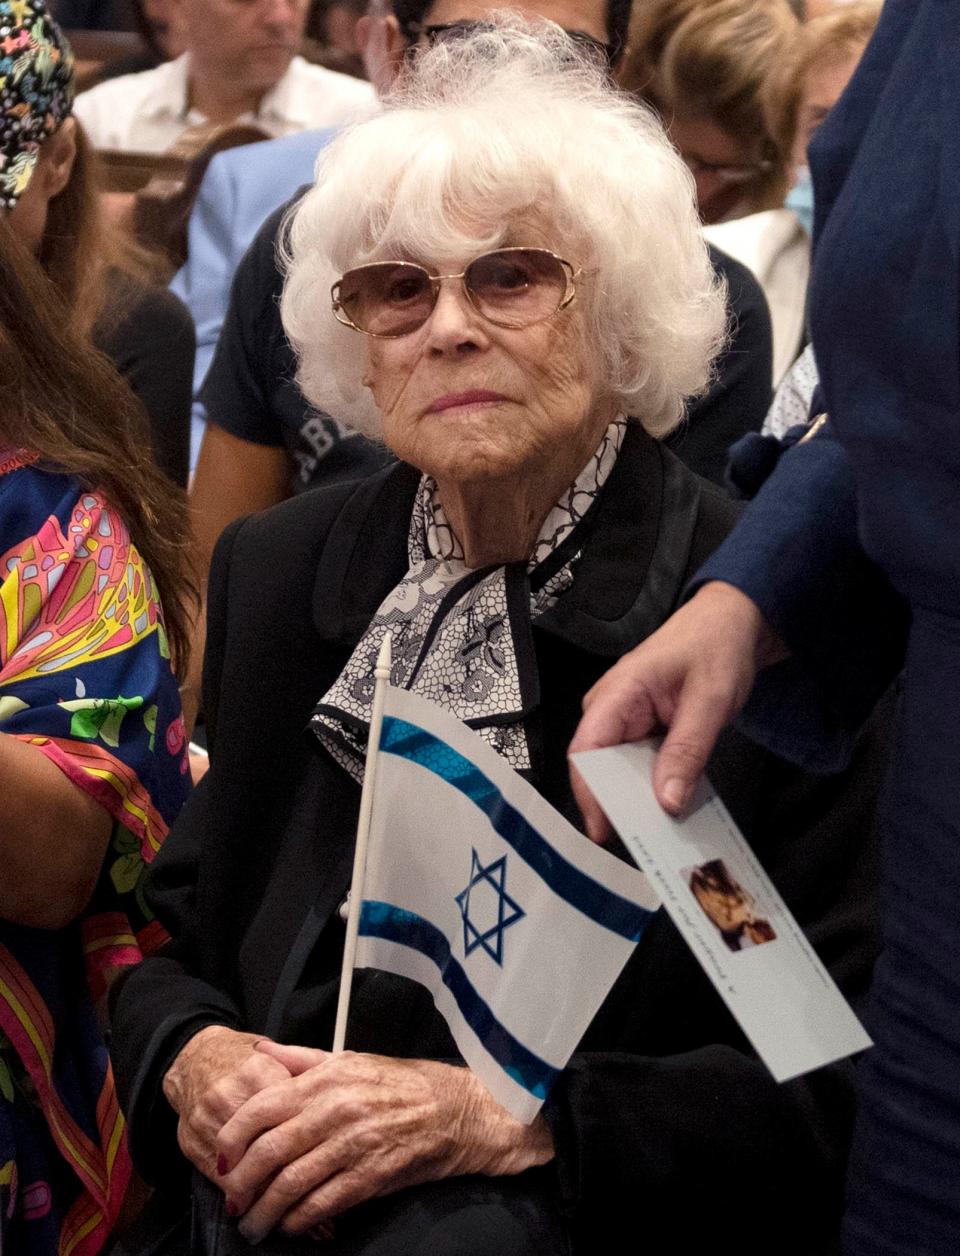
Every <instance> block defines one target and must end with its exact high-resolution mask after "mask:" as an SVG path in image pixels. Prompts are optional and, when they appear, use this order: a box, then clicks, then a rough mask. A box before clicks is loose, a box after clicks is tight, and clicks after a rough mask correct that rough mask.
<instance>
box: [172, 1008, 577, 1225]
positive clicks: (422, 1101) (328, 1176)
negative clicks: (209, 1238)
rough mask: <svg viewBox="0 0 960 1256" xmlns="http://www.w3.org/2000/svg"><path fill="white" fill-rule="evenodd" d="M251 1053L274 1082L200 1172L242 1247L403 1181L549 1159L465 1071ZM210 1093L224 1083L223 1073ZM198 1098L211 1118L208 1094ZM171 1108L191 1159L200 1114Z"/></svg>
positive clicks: (535, 1132)
mask: <svg viewBox="0 0 960 1256" xmlns="http://www.w3.org/2000/svg"><path fill="white" fill-rule="evenodd" d="M222 1032H226V1033H232V1031H222ZM236 1037H243V1038H244V1039H248V1038H249V1037H250V1036H249V1035H236ZM188 1045H189V1044H188ZM247 1051H248V1052H249V1054H250V1055H251V1056H253V1057H258V1058H259V1059H260V1060H262V1062H263V1065H265V1066H267V1067H268V1068H269V1069H271V1070H273V1073H272V1080H270V1081H269V1082H268V1083H267V1084H265V1085H262V1086H257V1087H256V1088H255V1089H253V1088H251V1089H250V1093H249V1096H248V1097H247V1098H245V1099H244V1100H243V1101H242V1102H241V1103H239V1104H238V1105H236V1106H235V1107H234V1108H233V1111H232V1112H231V1114H230V1115H229V1116H228V1117H227V1119H226V1120H225V1121H223V1122H222V1123H221V1125H220V1127H219V1131H218V1133H217V1134H216V1136H215V1139H214V1141H213V1144H212V1145H208V1146H207V1147H205V1148H204V1153H203V1154H202V1156H201V1161H202V1162H200V1163H199V1167H200V1168H201V1169H202V1171H203V1172H204V1173H206V1174H207V1176H208V1177H211V1178H212V1180H213V1181H215V1182H217V1184H218V1185H219V1186H220V1188H221V1189H222V1190H223V1191H224V1194H225V1196H226V1200H227V1210H228V1212H229V1213H230V1214H231V1215H234V1216H238V1217H241V1221H240V1230H241V1233H242V1234H243V1235H244V1237H245V1238H246V1239H247V1241H248V1242H251V1243H257V1242H259V1241H260V1240H261V1239H262V1238H263V1237H264V1236H265V1235H266V1234H268V1233H269V1232H270V1231H271V1230H274V1229H277V1228H279V1229H280V1230H282V1231H283V1232H284V1233H286V1234H302V1233H305V1232H306V1231H313V1230H317V1228H318V1227H319V1228H320V1230H321V1232H322V1228H323V1225H324V1223H325V1222H326V1220H327V1219H328V1218H330V1217H333V1216H336V1215H337V1214H339V1213H341V1212H343V1211H344V1210H346V1209H347V1208H350V1207H352V1206H354V1205H355V1204H359V1203H362V1202H363V1201H364V1200H366V1199H371V1198H373V1197H375V1196H379V1195H386V1194H389V1193H390V1192H392V1191H396V1190H400V1189H401V1188H403V1187H407V1186H413V1185H416V1184H418V1183H421V1182H427V1181H433V1180H436V1179H439V1178H444V1177H449V1176H453V1175H456V1174H467V1173H483V1174H489V1175H496V1174H513V1173H520V1172H522V1171H523V1170H524V1169H527V1168H530V1167H531V1166H533V1165H536V1164H544V1163H546V1162H547V1161H548V1160H550V1159H552V1157H553V1154H554V1153H553V1140H552V1136H551V1134H550V1131H549V1129H548V1127H547V1125H546V1123H545V1122H544V1121H543V1120H542V1118H538V1119H537V1120H536V1121H534V1122H533V1124H532V1125H523V1124H522V1123H521V1122H519V1121H517V1120H515V1119H514V1118H513V1117H511V1116H510V1114H509V1113H507V1112H506V1111H505V1110H504V1109H503V1108H502V1107H500V1105H499V1104H498V1103H496V1101H495V1100H494V1099H492V1098H491V1096H490V1095H489V1093H488V1092H487V1091H486V1090H485V1089H484V1087H483V1086H482V1085H481V1083H480V1082H479V1081H478V1080H477V1078H476V1077H475V1076H474V1075H473V1074H472V1073H471V1072H470V1071H469V1069H465V1068H456V1067H453V1066H451V1065H447V1064H440V1063H437V1062H436V1061H432V1060H397V1059H390V1058H387V1057H384V1056H376V1055H362V1054H357V1053H354V1052H350V1051H345V1052H343V1053H341V1054H338V1055H332V1054H331V1053H329V1052H326V1051H317V1050H313V1049H310V1048H306V1047H289V1046H282V1045H280V1044H279V1043H275V1042H271V1041H270V1040H269V1039H262V1038H261V1039H257V1040H255V1042H254V1047H253V1050H252V1051H251V1050H250V1047H249V1046H247ZM241 1072H242V1073H243V1078H244V1080H248V1079H249V1076H250V1075H252V1074H253V1073H255V1072H256V1075H257V1081H261V1080H263V1078H264V1077H265V1076H266V1074H265V1073H264V1072H262V1071H257V1066H256V1064H255V1063H251V1062H250V1059H249V1058H248V1059H247V1060H245V1061H244V1062H243V1064H242V1065H241ZM214 1088H215V1089H216V1090H217V1091H218V1092H221V1091H223V1090H224V1089H225V1088H229V1084H228V1085H227V1086H226V1087H225V1084H224V1082H223V1080H222V1079H221V1080H220V1081H219V1082H216V1083H214ZM234 1093H236V1088H235V1087H234V1089H233V1090H231V1094H234ZM168 1097H170V1096H169V1094H168ZM194 1099H195V1101H196V1102H198V1103H199V1106H200V1107H201V1109H202V1110H203V1111H204V1112H205V1113H207V1116H208V1117H209V1115H210V1110H211V1103H210V1100H209V1098H206V1097H204V1096H201V1095H197V1096H194ZM171 1102H174V1100H173V1099H171ZM174 1106H175V1107H177V1104H176V1103H175V1102H174ZM223 1110H224V1109H223V1107H222V1105H221V1106H220V1107H219V1108H218V1111H221V1112H222V1111H223ZM178 1111H179V1112H180V1119H181V1121H180V1123H181V1134H180V1144H181V1147H182V1148H183V1150H184V1151H185V1152H186V1154H187V1155H188V1156H189V1157H190V1159H191V1160H193V1161H194V1163H198V1161H197V1160H196V1159H195V1157H194V1154H193V1151H194V1150H196V1146H197V1144H196V1143H194V1142H192V1141H191V1139H190V1138H189V1137H188V1138H186V1139H185V1137H184V1126H185V1124H186V1127H187V1129H188V1130H191V1129H193V1127H194V1125H195V1124H197V1121H196V1119H194V1120H191V1119H190V1118H189V1117H188V1118H186V1119H185V1115H184V1111H183V1109H182V1108H178ZM203 1128H204V1131H205V1132H206V1131H208V1130H209V1122H208V1121H207V1122H206V1123H204V1124H203ZM211 1161H213V1162H214V1164H215V1172H213V1173H211V1172H209V1167H210V1164H211Z"/></svg>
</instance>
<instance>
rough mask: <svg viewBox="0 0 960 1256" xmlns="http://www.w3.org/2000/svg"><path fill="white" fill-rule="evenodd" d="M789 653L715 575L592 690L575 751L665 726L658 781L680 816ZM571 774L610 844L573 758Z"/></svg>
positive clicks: (593, 829)
mask: <svg viewBox="0 0 960 1256" xmlns="http://www.w3.org/2000/svg"><path fill="white" fill-rule="evenodd" d="M785 654H786V649H785V647H784V645H783V642H782V641H781V640H780V638H779V637H778V636H777V635H776V633H774V632H773V630H772V629H771V628H770V626H769V625H768V624H767V622H766V620H765V619H764V618H763V616H762V615H761V613H760V611H759V610H758V608H757V606H756V605H755V604H754V603H753V602H752V601H751V600H750V598H748V597H747V596H746V595H745V594H743V593H741V592H740V591H739V589H736V588H734V587H733V586H732V585H729V584H724V583H722V582H720V581H712V582H711V583H710V584H706V585H704V586H703V588H702V589H700V591H699V592H698V593H697V594H696V596H695V597H693V598H691V600H690V601H689V602H687V603H686V605H685V606H682V607H681V608H680V609H679V610H678V611H677V612H676V613H675V614H674V615H673V616H671V618H670V619H668V620H667V622H666V623H665V624H664V625H663V627H662V628H660V629H659V630H658V631H657V632H655V633H654V634H653V635H652V636H651V637H648V638H647V640H646V641H644V642H643V643H642V644H641V645H639V646H637V648H636V649H635V650H632V651H631V652H630V653H629V654H627V655H625V656H624V657H623V658H622V659H621V660H620V661H619V662H618V663H617V664H616V665H615V666H614V667H612V668H611V669H610V671H609V672H607V674H606V675H605V676H603V677H602V678H601V679H600V681H598V683H597V684H596V685H594V687H593V688H592V689H591V690H590V691H589V693H588V694H587V695H586V697H585V698H584V700H583V712H584V713H583V718H582V719H581V721H580V724H579V727H578V728H577V731H576V734H575V736H574V738H573V741H572V742H571V744H570V752H571V753H576V752H577V751H581V750H597V749H601V748H603V747H606V746H618V745H621V744H622V743H624V742H630V741H641V740H643V738H645V737H649V736H651V735H652V734H653V733H656V732H657V731H658V730H659V729H661V728H665V729H666V730H667V732H666V737H665V739H664V742H663V746H662V747H661V749H660V752H659V753H658V755H657V759H656V763H655V766H654V772H653V788H654V792H655V794H656V796H657V801H658V802H659V803H660V805H661V806H662V807H663V809H664V810H665V811H667V812H669V813H670V814H671V815H679V814H680V812H682V811H683V808H684V807H685V806H686V804H687V802H688V800H689V798H690V795H691V793H692V792H693V789H694V786H695V785H696V783H697V780H698V779H699V777H700V774H701V773H702V772H703V770H704V768H705V767H706V764H707V760H708V759H709V757H710V754H711V751H712V750H713V747H714V745H715V743H716V740H717V737H718V736H719V734H720V732H721V730H722V729H723V728H724V727H725V726H726V725H727V724H728V723H729V722H730V721H731V720H732V719H733V718H734V717H735V716H736V715H737V714H738V713H739V711H740V710H741V709H742V707H743V705H744V703H745V702H746V700H747V698H748V697H749V695H750V690H751V689H752V687H753V682H754V679H755V677H756V675H757V672H758V671H759V670H760V669H761V668H762V667H765V666H767V665H768V664H769V663H773V662H776V661H777V660H778V659H780V658H783V657H784V656H785ZM570 773H571V781H572V784H573V790H574V794H575V796H576V799H577V803H578V805H579V807H580V810H581V812H582V813H583V818H584V821H585V823H586V827H587V833H588V834H589V836H590V837H591V838H592V839H593V840H594V841H596V842H602V841H605V840H606V839H607V837H608V836H609V833H610V825H609V823H608V821H607V818H606V816H605V815H604V814H603V812H602V811H601V810H600V807H599V806H598V805H597V802H596V800H595V799H594V797H593V795H592V794H591V793H590V791H589V790H588V789H587V786H586V784H585V782H584V780H583V778H582V777H581V775H580V773H579V772H578V771H577V770H576V767H574V766H573V765H572V764H571V768H570Z"/></svg>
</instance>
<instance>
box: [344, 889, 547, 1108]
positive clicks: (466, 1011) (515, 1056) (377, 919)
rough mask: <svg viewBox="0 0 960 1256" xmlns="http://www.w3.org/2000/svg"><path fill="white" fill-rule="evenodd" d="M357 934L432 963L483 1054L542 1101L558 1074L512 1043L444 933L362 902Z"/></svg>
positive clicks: (412, 916)
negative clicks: (407, 950) (415, 953)
mask: <svg viewBox="0 0 960 1256" xmlns="http://www.w3.org/2000/svg"><path fill="white" fill-rule="evenodd" d="M359 931H360V933H361V934H362V935H363V936H365V937H368V938H384V939H385V940H386V941H388V942H395V943H397V945H398V946H408V947H410V948H411V949H413V950H415V951H419V952H420V953H421V954H422V955H425V956H426V957H427V959H429V960H432V962H433V963H434V964H436V966H437V968H438V969H439V970H440V977H441V979H442V981H443V984H444V985H445V986H446V987H447V989H448V990H449V991H450V993H451V994H452V995H453V997H454V1000H455V1002H456V1004H457V1007H458V1008H459V1009H460V1014H461V1016H462V1017H463V1019H464V1020H465V1021H466V1022H467V1024H468V1025H469V1026H470V1028H471V1029H472V1030H473V1032H474V1033H475V1034H476V1035H477V1037H478V1038H479V1039H480V1042H481V1043H482V1044H483V1047H484V1050H486V1051H487V1052H488V1053H489V1054H490V1055H491V1056H492V1057H493V1059H494V1060H496V1062H497V1063H498V1064H499V1065H500V1067H501V1068H502V1069H503V1071H504V1072H505V1073H507V1074H508V1075H509V1076H510V1077H512V1078H513V1080H514V1081H515V1082H517V1083H518V1084H519V1085H521V1086H522V1087H523V1088H524V1090H528V1091H529V1092H530V1093H531V1094H532V1095H535V1096H536V1098H538V1099H546V1097H547V1094H548V1093H549V1091H550V1087H551V1086H552V1085H553V1083H554V1082H555V1081H556V1080H557V1078H558V1077H559V1076H560V1070H559V1069H556V1068H554V1067H553V1065H552V1064H548V1063H547V1062H546V1061H545V1060H541V1059H540V1057H539V1056H538V1055H534V1053H533V1052H532V1051H530V1050H528V1049H527V1048H526V1047H525V1046H524V1045H523V1043H522V1042H520V1040H519V1039H517V1038H514V1036H513V1034H511V1033H510V1031H509V1029H507V1028H506V1027H505V1026H504V1025H502V1024H501V1023H500V1021H498V1020H497V1018H496V1017H495V1016H494V1014H493V1012H492V1011H491V1010H490V1008H489V1006H488V1005H487V1004H486V1003H485V1002H484V1000H483V999H482V998H481V997H480V995H479V994H478V993H477V991H476V990H475V989H474V987H473V985H472V984H471V982H470V978H469V977H468V976H467V974H466V973H465V972H464V970H463V968H462V967H461V965H460V964H459V962H458V961H457V960H456V959H454V957H453V954H452V952H451V950H450V943H449V942H448V941H447V939H446V938H445V937H444V935H443V933H442V932H441V931H440V930H439V929H438V928H437V927H436V925H432V924H431V923H430V921H429V920H424V918H423V917H422V916H418V915H417V914H416V912H412V911H405V910H404V909H403V908H402V907H394V906H393V905H392V904H391V903H379V902H373V901H371V900H370V899H364V901H363V904H362V906H361V909H360V927H359Z"/></svg>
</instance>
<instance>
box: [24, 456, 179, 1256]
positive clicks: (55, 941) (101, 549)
mask: <svg viewBox="0 0 960 1256" xmlns="http://www.w3.org/2000/svg"><path fill="white" fill-rule="evenodd" d="M0 736H11V737H16V738H18V739H19V740H20V741H22V742H24V743H27V744H29V745H31V746H33V747H35V748H36V751H37V753H38V754H43V755H46V757H47V758H48V759H49V760H50V761H51V762H53V763H54V764H56V766H57V767H58V768H59V769H60V770H61V771H62V772H63V773H64V774H65V775H66V776H67V777H68V778H69V779H70V780H71V781H72V782H73V783H74V784H75V785H76V786H77V788H78V789H82V790H84V791H85V792H86V793H88V794H89V795H91V797H93V798H95V799H96V800H97V801H98V802H99V803H100V804H101V805H102V806H103V807H104V809H105V810H106V811H107V812H108V813H109V814H110V815H111V816H112V817H113V819H114V822H115V823H114V828H113V836H112V839H111V844H110V847H109V850H108V854H107V857H106V859H105V861H104V865H103V869H102V872H101V876H100V880H99V882H98V884H97V887H96V890H95V892H94V895H93V898H92V900H91V902H90V904H89V906H88V908H87V909H86V911H85V912H84V914H83V916H82V917H81V918H80V919H79V920H78V921H76V922H75V923H74V924H73V925H71V926H69V927H68V928H66V929H62V930H41V929H30V928H26V927H23V926H19V925H15V924H12V923H9V922H6V921H0V1249H3V1250H5V1251H9V1252H11V1253H13V1252H23V1253H27V1252H29V1253H30V1254H31V1256H93V1254H94V1253H97V1252H99V1251H101V1250H102V1248H103V1246H104V1244H105V1243H106V1241H107V1239H108V1236H109V1234H110V1231H111V1229H112V1227H113V1225H114V1223H115V1221H116V1217H117V1214H118V1212H119V1209H120V1205H121V1203H122V1201H123V1196H124V1191H125V1189H126V1185H127V1182H128V1180H129V1177H130V1172H131V1165H130V1158H129V1153H128V1151H127V1145H126V1136H125V1129H124V1120H123V1115H122V1113H121V1112H120V1109H119V1106H118V1104H117V1098H116V1092H115V1089H114V1083H113V1075H112V1072H111V1068H110V1062H109V1057H108V1054H107V1047H106V1040H105V1016H104V1003H105V997H104V996H105V994H106V990H107V988H108V986H109V984H110V981H111V980H112V978H113V977H114V976H115V975H116V974H117V973H118V972H119V971H120V970H121V969H122V968H124V967H126V966H128V965H130V964H134V963H137V962H138V961H139V959H140V958H141V957H142V955H143V954H145V953H146V952H148V951H150V950H152V949H154V948H155V947H156V946H157V945H158V943H159V942H161V941H162V940H163V938H164V934H163V931H162V929H161V928H160V926H159V925H158V923H157V922H156V921H155V920H153V919H152V916H151V913H150V910H149V908H148V907H147V904H146V902H145V901H144V898H143V877H144V873H145V871H146V866H147V864H149V863H150V861H151V860H152V859H153V857H154V855H155V853H156V852H157V850H158V849H159V847H160V844H161V842H162V841H163V839H164V837H165V836H166V833H167V828H168V826H169V824H170V822H171V821H172V819H173V818H174V816H175V815H176V813H177V811H178V810H179V808H180V806H181V805H182V803H183V800H184V798H185V796H186V791H187V787H188V779H189V778H188V771H187V768H188V764H187V757H186V744H185V742H186V738H185V732H184V727H183V719H182V716H181V714H180V701H179V694H178V691H177V686H176V682H175V680H174V677H173V674H172V672H171V669H170V664H169V655H168V649H167V642H166V637H165V634H164V630H163V620H162V616H161V612H160V606H159V602H158V599H157V592H156V588H155V586H154V583H153V579H152V577H151V575H150V572H149V571H148V569H147V568H146V566H145V565H144V562H143V559H142V558H141V557H140V554H139V553H138V552H137V549H136V547H135V546H134V545H133V544H132V543H131V541H130V537H129V535H128V533H127V530H126V528H125V526H124V524H123V523H122V522H121V520H120V519H119V518H118V516H117V515H116V514H115V513H114V512H113V511H112V510H111V509H110V508H109V507H108V505H107V504H106V502H105V501H104V500H103V498H102V497H100V496H99V495H98V494H97V493H91V492H87V491H85V490H83V489H81V487H80V486H79V485H78V484H77V482H76V481H75V480H73V479H71V478H69V477H67V476H63V475H57V474H53V473H49V472H45V471H42V470H40V469H38V468H37V467H35V466H32V465H30V459H28V458H25V457H24V456H23V455H20V454H17V453H16V452H13V453H11V452H10V451H7V452H6V453H4V452H3V451H0ZM63 837H64V841H65V842H66V841H69V840H70V835H69V834H67V833H65V834H64V835H63Z"/></svg>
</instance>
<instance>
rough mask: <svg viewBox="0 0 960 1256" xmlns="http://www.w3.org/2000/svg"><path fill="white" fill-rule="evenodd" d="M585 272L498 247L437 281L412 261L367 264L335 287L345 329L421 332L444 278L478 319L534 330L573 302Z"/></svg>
mask: <svg viewBox="0 0 960 1256" xmlns="http://www.w3.org/2000/svg"><path fill="white" fill-rule="evenodd" d="M582 274H583V271H582V269H579V268H574V266H573V265H571V263H570V262H568V261H566V260H565V259H564V258H562V257H558V256H557V254H556V253H551V252H550V250H549V249H535V248H523V247H518V248H505V249H494V250H493V251H492V252H490V253H482V254H481V255H480V256H479V257H475V258H474V259H473V261H472V262H470V264H469V265H468V266H466V267H465V268H464V269H463V270H461V271H458V272H457V274H455V275H431V274H430V272H429V271H428V270H427V269H426V268H425V267H423V266H418V265H417V264H416V263H414V262H389V261H387V262H368V263H367V265H365V266H356V267H355V268H354V269H353V270H348V271H347V272H346V274H345V275H343V276H341V278H340V279H338V280H337V282H336V283H335V284H334V285H333V287H332V288H331V289H330V297H331V300H332V301H333V313H334V315H335V316H336V318H337V319H338V320H339V321H340V322H341V323H343V324H344V326H346V327H352V328H353V329H354V331H362V332H364V333H365V334H366V335H368V336H377V337H382V338H384V339H393V338H396V337H398V336H408V335H409V334H410V333H411V332H413V331H416V330H417V329H418V328H420V327H422V326H423V325H424V323H425V322H426V321H427V319H428V318H429V317H430V315H431V314H432V313H433V310H434V307H435V306H436V304H437V298H438V296H439V295H440V285H441V284H442V283H443V281H444V280H446V279H459V280H461V281H462V283H463V289H464V292H465V293H466V295H467V299H468V300H469V302H470V304H471V305H472V306H473V307H474V309H475V310H477V311H478V313H480V314H482V315H483V317H484V318H485V319H487V320H488V322H491V323H494V324H495V325H496V326H497V327H509V328H520V327H531V326H533V324H534V323H542V322H544V321H545V320H546V319H548V318H552V317H553V316H554V314H556V313H558V312H559V311H560V310H562V309H566V307H567V306H568V305H569V304H570V303H571V301H572V300H573V298H574V297H575V296H576V291H577V289H576V284H577V280H578V279H579V278H580V277H581V275H582Z"/></svg>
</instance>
